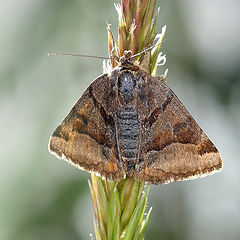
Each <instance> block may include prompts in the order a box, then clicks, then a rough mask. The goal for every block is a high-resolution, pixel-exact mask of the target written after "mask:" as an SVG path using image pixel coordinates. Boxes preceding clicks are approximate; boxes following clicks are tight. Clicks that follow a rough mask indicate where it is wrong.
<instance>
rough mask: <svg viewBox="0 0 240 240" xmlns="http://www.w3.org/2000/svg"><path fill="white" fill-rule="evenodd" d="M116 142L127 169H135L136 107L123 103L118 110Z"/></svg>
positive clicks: (136, 141) (137, 139)
mask: <svg viewBox="0 0 240 240" xmlns="http://www.w3.org/2000/svg"><path fill="white" fill-rule="evenodd" d="M117 125H118V142H119V149H120V152H121V156H122V158H123V162H124V165H125V169H126V170H127V171H131V170H132V169H135V164H136V159H137V154H138V145H139V123H138V115H137V110H136V107H134V106H129V105H125V106H124V107H122V108H121V109H119V110H118V114H117Z"/></svg>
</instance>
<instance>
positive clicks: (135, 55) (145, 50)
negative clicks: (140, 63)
mask: <svg viewBox="0 0 240 240" xmlns="http://www.w3.org/2000/svg"><path fill="white" fill-rule="evenodd" d="M166 40H167V39H164V40H163V41H162V42H161V43H158V44H155V45H153V46H151V47H149V48H146V49H144V50H143V51H141V52H139V53H137V54H134V55H132V56H131V58H135V57H137V56H140V55H141V54H143V53H145V52H147V51H150V50H152V49H153V48H155V47H157V46H159V45H162V43H163V42H165V41H166Z"/></svg>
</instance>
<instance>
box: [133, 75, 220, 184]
mask: <svg viewBox="0 0 240 240" xmlns="http://www.w3.org/2000/svg"><path fill="white" fill-rule="evenodd" d="M145 79H147V81H146V83H145V85H143V88H144V89H143V90H142V92H145V100H140V98H139V102H140V104H139V106H138V111H139V112H140V115H142V120H141V121H142V130H141V132H142V135H141V138H142V142H141V155H140V158H139V159H140V160H141V161H139V164H138V167H136V169H137V171H136V175H135V178H136V179H137V180H140V181H149V182H151V183H153V184H158V183H168V182H171V181H182V180H187V179H193V178H197V177H202V176H204V175H207V174H211V173H213V172H214V171H218V170H220V169H221V168H222V159H221V156H220V154H219V152H218V150H217V148H216V147H215V146H214V144H213V143H212V142H211V140H210V139H209V138H208V137H207V136H206V134H205V133H204V132H203V130H202V129H201V128H200V127H199V126H198V124H197V123H196V122H195V120H194V119H193V118H192V116H191V115H190V113H189V112H188V111H187V110H186V108H185V107H184V105H183V104H182V103H181V102H180V100H179V99H178V98H177V96H176V95H175V94H174V93H173V91H172V90H171V89H170V88H169V87H168V86H167V85H166V84H164V83H162V82H161V81H159V80H158V79H156V78H153V77H150V76H148V75H146V76H145Z"/></svg>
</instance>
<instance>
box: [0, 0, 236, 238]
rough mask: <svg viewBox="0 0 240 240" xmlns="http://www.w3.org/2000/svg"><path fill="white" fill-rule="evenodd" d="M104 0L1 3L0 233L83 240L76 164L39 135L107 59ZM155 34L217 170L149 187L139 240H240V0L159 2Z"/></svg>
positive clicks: (82, 183) (84, 204)
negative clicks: (148, 210) (217, 161)
mask: <svg viewBox="0 0 240 240" xmlns="http://www.w3.org/2000/svg"><path fill="white" fill-rule="evenodd" d="M113 3H114V1H113V0H105V1H96V0H95V1H94V0H88V1H85V0H69V1H66V0H51V1H48V0H38V1H37V0H36V1H31V0H21V1H17V0H13V1H2V2H1V8H0V36H1V40H0V63H1V64H0V123H1V124H0V133H1V137H0V153H1V157H0V163H1V167H0V194H1V195H0V239H1V240H5V239H7V240H16V239H18V240H38V239H39V240H40V239H41V240H43V239H46V240H48V239H58V240H63V239H68V240H77V239H89V233H92V232H93V229H92V222H91V221H92V217H93V211H92V206H91V198H90V193H89V189H88V184H87V180H88V179H89V177H90V176H89V174H88V173H85V172H82V171H80V170H78V169H75V168H74V167H72V166H70V165H68V164H67V163H65V162H64V161H60V160H59V159H57V158H56V157H54V156H52V155H50V154H49V153H48V150H47V144H48V139H49V136H50V135H51V133H52V132H53V130H54V129H55V127H56V126H57V125H58V124H59V123H60V121H61V120H62V119H63V117H64V116H65V115H66V113H67V112H68V111H69V109H70V108H71V107H72V106H73V104H74V102H75V101H76V100H77V99H78V98H79V97H80V95H81V94H82V92H83V91H84V89H86V87H87V86H88V84H89V83H90V82H91V81H92V80H93V79H94V78H95V77H97V76H98V75H100V74H101V73H102V62H101V61H100V60H96V59H84V58H75V57H47V53H48V52H50V51H62V52H73V53H81V54H92V55H99V56H107V33H106V30H105V27H106V21H108V22H109V23H112V29H113V31H114V32H115V34H116V32H117V31H116V29H117V18H118V16H117V12H116V11H115V9H114V6H113ZM157 5H158V6H160V7H161V13H160V18H159V24H158V32H160V31H161V27H162V26H163V25H165V24H166V25H167V35H166V39H167V40H166V41H165V42H164V44H163V48H162V51H163V52H164V53H166V54H167V63H166V65H165V66H163V67H161V68H160V69H159V74H160V73H163V72H164V71H165V69H166V68H168V69H169V75H168V79H167V83H168V85H169V86H170V87H171V88H172V89H173V90H174V91H175V93H176V94H177V95H178V96H179V98H180V99H181V100H182V101H183V103H184V104H185V105H186V107H187V108H188V109H189V111H190V112H191V113H192V115H193V116H194V118H195V119H196V120H197V122H198V123H199V125H200V126H201V127H202V128H203V129H204V130H205V132H206V133H207V135H208V136H209V137H210V138H211V139H212V140H213V142H214V143H215V144H216V146H217V147H218V149H219V151H220V152H221V154H222V157H223V160H224V170H223V171H222V172H221V173H219V174H216V175H213V176H210V177H207V178H203V179H199V180H194V181H189V182H182V183H172V184H169V185H163V186H152V187H151V190H150V196H149V205H150V206H152V207H153V211H152V216H151V218H150V223H149V226H148V229H147V234H146V239H152V240H153V239H164V240H175V239H176V240H177V239H184V240H202V239H206V240H210V239H211V240H213V239H218V240H225V239H228V240H235V239H236V240H237V239H240V187H239V181H240V174H239V170H240V161H239V160H240V159H239V147H240V145H239V133H240V128H239V124H240V107H239V103H240V101H239V100H240V40H239V39H240V28H239V22H240V17H239V12H240V1H238V0H222V1H218V0H212V1H208V0H201V1H200V0H181V1H179V0H161V1H157Z"/></svg>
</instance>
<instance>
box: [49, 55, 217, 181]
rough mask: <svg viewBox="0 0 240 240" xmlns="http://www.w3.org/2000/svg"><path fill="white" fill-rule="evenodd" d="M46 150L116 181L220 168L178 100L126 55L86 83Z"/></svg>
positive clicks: (182, 176)
mask: <svg viewBox="0 0 240 240" xmlns="http://www.w3.org/2000/svg"><path fill="white" fill-rule="evenodd" d="M49 150H50V152H51V153H53V154H55V155H56V156H57V157H59V158H62V159H64V160H65V161H67V162H69V163H71V164H73V165H74V166H75V167H77V168H80V169H82V170H85V171H89V172H94V173H96V174H98V175H100V176H102V177H104V178H106V179H108V180H115V181H121V180H122V179H124V178H125V177H126V176H127V177H133V178H134V179H135V180H137V181H141V182H145V181H147V182H150V183H152V184H164V183H169V182H173V181H182V180H188V179H195V178H198V177H202V176H205V175H209V174H212V173H214V172H216V171H219V170H221V168H222V159H221V156H220V154H219V152H218V150H217V148H216V147H215V146H214V144H213V143H212V142H211V140H210V139H209V138H208V137H207V135H206V134H205V133H204V132H203V130H202V129H201V128H200V127H199V126H198V124H197V123H196V122H195V120H194V119H193V117H192V116H191V115H190V113H189V112H188V111H187V110H186V108H185V107H184V105H183V104H182V103H181V101H180V100H179V99H178V97H177V96H176V95H175V94H174V92H173V91H172V90H171V89H170V88H169V87H168V86H167V85H166V84H165V82H164V81H161V78H159V77H153V76H151V75H149V74H148V73H146V72H145V71H144V70H142V69H141V68H140V66H138V65H136V64H135V63H134V60H133V58H132V57H131V52H129V51H125V52H124V55H123V56H122V57H121V58H120V60H119V65H118V66H117V67H115V68H114V69H113V70H112V71H111V73H109V74H103V75H101V76H99V77H98V78H97V79H95V80H94V81H93V82H92V83H91V84H90V85H89V87H88V88H87V89H86V91H85V92H84V93H83V95H82V96H81V97H80V99H79V100H78V101H77V103H76V104H75V105H74V106H73V108H72V109H71V111H70V112H69V113H68V115H67V116H66V117H65V119H64V120H63V121H62V123H61V124H60V125H59V126H58V127H57V129H56V130H55V131H54V133H53V134H52V136H51V138H50V141H49Z"/></svg>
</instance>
